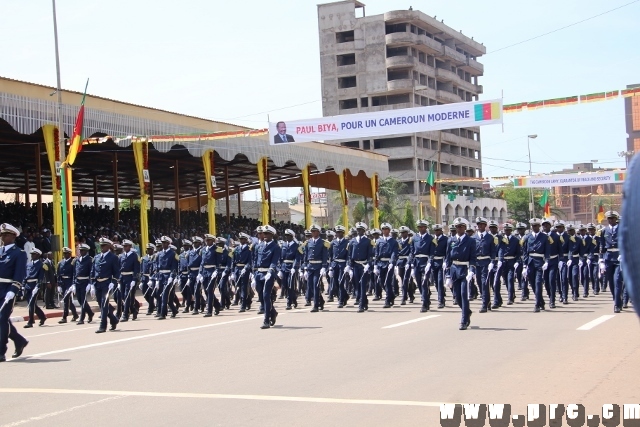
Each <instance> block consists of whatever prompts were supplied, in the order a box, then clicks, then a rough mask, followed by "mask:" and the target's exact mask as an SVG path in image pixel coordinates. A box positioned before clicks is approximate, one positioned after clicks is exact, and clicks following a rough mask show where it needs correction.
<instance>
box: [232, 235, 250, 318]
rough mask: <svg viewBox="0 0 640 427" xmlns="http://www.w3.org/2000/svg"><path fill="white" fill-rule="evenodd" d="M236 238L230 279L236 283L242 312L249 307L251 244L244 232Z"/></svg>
mask: <svg viewBox="0 0 640 427" xmlns="http://www.w3.org/2000/svg"><path fill="white" fill-rule="evenodd" d="M238 240H239V241H240V244H239V245H238V246H237V247H236V249H235V250H234V251H233V264H232V265H233V272H232V273H231V280H232V281H233V282H235V283H236V294H239V295H240V313H244V312H245V311H246V310H250V309H251V296H250V292H249V275H250V274H251V266H252V262H253V244H250V243H249V240H250V236H249V235H248V234H246V233H240V234H239V235H238Z"/></svg>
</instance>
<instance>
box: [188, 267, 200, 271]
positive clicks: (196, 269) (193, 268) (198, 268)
mask: <svg viewBox="0 0 640 427" xmlns="http://www.w3.org/2000/svg"><path fill="white" fill-rule="evenodd" d="M189 270H191V271H198V270H200V267H191V268H190V269H189Z"/></svg>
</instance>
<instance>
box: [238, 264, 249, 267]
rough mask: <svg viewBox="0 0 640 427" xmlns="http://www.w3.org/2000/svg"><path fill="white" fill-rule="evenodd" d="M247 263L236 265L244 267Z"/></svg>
mask: <svg viewBox="0 0 640 427" xmlns="http://www.w3.org/2000/svg"><path fill="white" fill-rule="evenodd" d="M245 265H247V264H236V267H244V266H245Z"/></svg>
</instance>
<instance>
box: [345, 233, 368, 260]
mask: <svg viewBox="0 0 640 427" xmlns="http://www.w3.org/2000/svg"><path fill="white" fill-rule="evenodd" d="M372 258H373V246H372V245H371V240H369V238H368V237H367V236H356V237H354V238H353V239H351V251H350V252H349V265H350V266H351V267H353V266H354V264H362V265H364V264H367V265H369V267H371V260H372Z"/></svg>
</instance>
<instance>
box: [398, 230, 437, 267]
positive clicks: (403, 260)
mask: <svg viewBox="0 0 640 427" xmlns="http://www.w3.org/2000/svg"><path fill="white" fill-rule="evenodd" d="M445 246H446V243H445ZM410 256H411V237H407V238H406V239H403V238H402V237H401V238H399V239H398V260H397V261H396V265H397V266H398V267H400V268H403V267H405V266H406V265H407V264H408V263H409V257H410Z"/></svg>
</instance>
